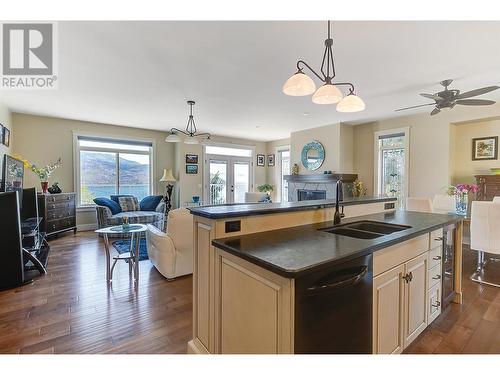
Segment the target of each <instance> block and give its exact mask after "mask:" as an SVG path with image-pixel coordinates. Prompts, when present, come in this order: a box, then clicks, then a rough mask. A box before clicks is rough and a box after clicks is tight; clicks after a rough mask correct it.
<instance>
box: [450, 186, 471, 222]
mask: <svg viewBox="0 0 500 375" xmlns="http://www.w3.org/2000/svg"><path fill="white" fill-rule="evenodd" d="M477 190H478V188H477V185H474V184H458V185H455V186H450V187H449V188H448V194H449V195H452V196H455V211H456V213H457V215H463V216H465V215H467V206H468V204H469V193H476V192H477Z"/></svg>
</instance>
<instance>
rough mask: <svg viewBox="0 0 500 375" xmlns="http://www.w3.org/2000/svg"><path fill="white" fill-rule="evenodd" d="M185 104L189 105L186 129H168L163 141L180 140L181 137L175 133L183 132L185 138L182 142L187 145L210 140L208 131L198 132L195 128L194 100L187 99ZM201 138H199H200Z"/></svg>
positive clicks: (173, 141)
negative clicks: (168, 132) (168, 131)
mask: <svg viewBox="0 0 500 375" xmlns="http://www.w3.org/2000/svg"><path fill="white" fill-rule="evenodd" d="M187 104H188V105H189V118H188V122H187V125H186V131H184V130H179V129H177V128H172V129H170V134H169V135H168V136H167V138H165V142H172V143H177V142H180V141H181V137H179V136H178V135H177V133H181V134H184V135H185V136H186V138H184V143H185V144H188V145H197V144H199V143H205V142H206V141H208V140H210V134H209V133H198V132H197V129H196V124H195V123H194V117H193V105H194V104H195V102H194V100H188V102H187ZM199 137H200V138H201V139H200V138H199Z"/></svg>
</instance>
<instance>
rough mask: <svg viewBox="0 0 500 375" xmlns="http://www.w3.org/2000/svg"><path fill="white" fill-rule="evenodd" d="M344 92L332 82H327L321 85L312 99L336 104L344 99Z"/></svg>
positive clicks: (322, 102) (320, 102)
mask: <svg viewBox="0 0 500 375" xmlns="http://www.w3.org/2000/svg"><path fill="white" fill-rule="evenodd" d="M342 97H343V95H342V92H341V91H340V90H339V89H338V88H337V87H336V86H334V85H332V84H331V83H325V84H324V85H323V86H321V87H320V88H319V89H318V90H316V92H315V93H314V95H313V97H312V101H313V102H314V103H316V104H335V103H338V102H339V101H340V100H342Z"/></svg>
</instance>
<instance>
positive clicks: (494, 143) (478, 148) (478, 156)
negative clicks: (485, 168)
mask: <svg viewBox="0 0 500 375" xmlns="http://www.w3.org/2000/svg"><path fill="white" fill-rule="evenodd" d="M496 159H498V136H493V137H483V138H473V139H472V160H496Z"/></svg>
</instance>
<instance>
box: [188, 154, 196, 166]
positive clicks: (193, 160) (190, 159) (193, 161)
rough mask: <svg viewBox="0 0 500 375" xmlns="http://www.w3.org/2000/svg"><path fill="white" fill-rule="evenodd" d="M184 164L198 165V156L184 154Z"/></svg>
mask: <svg viewBox="0 0 500 375" xmlns="http://www.w3.org/2000/svg"><path fill="white" fill-rule="evenodd" d="M186 164H198V155H194V154H186Z"/></svg>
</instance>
